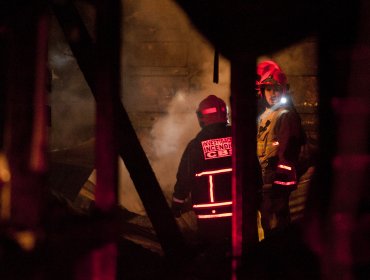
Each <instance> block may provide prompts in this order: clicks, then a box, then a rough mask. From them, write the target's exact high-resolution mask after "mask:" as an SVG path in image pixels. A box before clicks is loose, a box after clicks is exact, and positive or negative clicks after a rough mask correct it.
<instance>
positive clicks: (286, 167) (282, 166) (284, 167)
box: [278, 164, 292, 170]
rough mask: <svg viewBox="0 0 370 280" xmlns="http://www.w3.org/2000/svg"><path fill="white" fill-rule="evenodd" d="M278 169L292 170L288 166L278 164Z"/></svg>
mask: <svg viewBox="0 0 370 280" xmlns="http://www.w3.org/2000/svg"><path fill="white" fill-rule="evenodd" d="M278 167H279V168H281V169H286V170H292V168H291V167H290V166H288V165H284V164H279V165H278Z"/></svg>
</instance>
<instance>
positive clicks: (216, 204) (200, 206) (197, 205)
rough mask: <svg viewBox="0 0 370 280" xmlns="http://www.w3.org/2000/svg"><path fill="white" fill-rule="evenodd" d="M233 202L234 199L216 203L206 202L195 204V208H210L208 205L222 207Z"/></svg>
mask: <svg viewBox="0 0 370 280" xmlns="http://www.w3.org/2000/svg"><path fill="white" fill-rule="evenodd" d="M231 204H233V203H232V201H225V202H216V203H204V204H194V205H193V208H208V207H220V206H226V205H231Z"/></svg>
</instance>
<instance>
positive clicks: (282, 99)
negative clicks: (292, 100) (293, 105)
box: [280, 97, 288, 104]
mask: <svg viewBox="0 0 370 280" xmlns="http://www.w3.org/2000/svg"><path fill="white" fill-rule="evenodd" d="M287 102H288V99H286V97H282V98H281V99H280V103H281V104H285V103H287Z"/></svg>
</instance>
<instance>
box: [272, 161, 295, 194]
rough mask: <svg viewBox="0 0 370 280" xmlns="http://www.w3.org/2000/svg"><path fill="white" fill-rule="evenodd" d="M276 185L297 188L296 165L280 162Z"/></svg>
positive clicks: (275, 180)
mask: <svg viewBox="0 0 370 280" xmlns="http://www.w3.org/2000/svg"><path fill="white" fill-rule="evenodd" d="M274 185H275V186H280V187H286V188H292V187H293V188H295V187H296V186H297V174H296V170H295V167H294V166H293V165H291V164H286V163H279V164H278V165H277V167H276V173H275V178H274Z"/></svg>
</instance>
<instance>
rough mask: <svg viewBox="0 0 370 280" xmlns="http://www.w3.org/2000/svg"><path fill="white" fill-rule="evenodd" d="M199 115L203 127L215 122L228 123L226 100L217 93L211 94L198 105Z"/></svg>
mask: <svg viewBox="0 0 370 280" xmlns="http://www.w3.org/2000/svg"><path fill="white" fill-rule="evenodd" d="M197 116H198V120H199V124H200V126H201V127H204V126H207V125H209V124H213V123H227V109H226V104H225V102H224V101H223V100H222V99H221V98H218V97H217V96H215V95H213V94H212V95H209V96H208V97H207V98H205V99H203V100H202V101H201V102H200V103H199V106H198V109H197Z"/></svg>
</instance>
